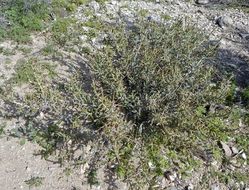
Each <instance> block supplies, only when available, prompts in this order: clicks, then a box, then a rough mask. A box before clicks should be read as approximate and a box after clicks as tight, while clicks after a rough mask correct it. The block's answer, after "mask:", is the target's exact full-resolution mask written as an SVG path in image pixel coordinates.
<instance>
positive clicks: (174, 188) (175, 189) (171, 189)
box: [167, 186, 178, 190]
mask: <svg viewBox="0 0 249 190" xmlns="http://www.w3.org/2000/svg"><path fill="white" fill-rule="evenodd" d="M167 190H178V189H177V188H176V187H175V186H173V187H169V188H167Z"/></svg>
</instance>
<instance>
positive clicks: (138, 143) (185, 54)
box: [87, 22, 234, 185]
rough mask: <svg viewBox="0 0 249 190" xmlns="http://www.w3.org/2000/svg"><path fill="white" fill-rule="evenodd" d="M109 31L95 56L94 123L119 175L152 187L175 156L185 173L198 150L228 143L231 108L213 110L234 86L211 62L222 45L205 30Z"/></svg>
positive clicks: (144, 27) (151, 26)
mask: <svg viewBox="0 0 249 190" xmlns="http://www.w3.org/2000/svg"><path fill="white" fill-rule="evenodd" d="M107 33H108V34H109V35H108V36H109V37H108V38H106V40H105V46H104V48H103V49H101V50H99V51H97V52H93V53H92V54H91V55H90V56H89V57H88V59H89V66H90V68H91V72H92V76H93V83H92V94H91V99H90V101H89V102H88V114H87V115H88V116H89V117H88V118H87V121H89V123H91V125H92V126H93V128H94V129H98V130H102V131H104V134H105V135H106V136H107V137H108V139H109V141H110V143H111V144H112V149H111V153H110V160H111V161H112V162H114V163H117V168H116V169H117V172H118V173H119V174H120V176H123V177H124V178H125V179H129V180H131V179H134V180H131V181H132V182H134V183H135V184H139V183H141V184H144V183H148V184H150V183H152V182H153V181H155V180H154V177H155V176H157V175H162V174H163V172H164V171H165V169H166V168H168V167H170V165H172V158H171V156H170V154H172V153H173V154H176V155H177V156H176V157H177V158H175V159H177V160H180V161H182V162H183V163H185V164H183V165H185V166H184V167H183V168H182V170H183V171H184V170H187V169H190V168H191V167H194V164H193V163H195V161H194V160H193V156H191V155H193V152H194V150H195V149H196V147H198V146H202V145H204V144H205V145H207V146H208V143H207V142H210V140H211V139H212V140H213V141H216V140H225V139H227V135H228V134H227V133H225V132H224V131H225V130H226V129H228V128H233V127H234V126H233V125H231V126H228V125H226V124H225V122H224V120H223V118H224V117H228V115H229V114H228V112H227V111H228V110H222V111H215V112H213V111H210V110H209V109H208V107H210V106H213V105H220V104H223V103H224V101H225V97H226V95H227V94H228V93H229V85H228V84H229V83H224V82H223V81H221V80H219V79H218V78H219V77H218V73H217V71H215V68H213V67H212V66H211V65H210V64H209V63H208V58H210V57H213V56H214V55H215V47H211V46H209V45H207V44H208V43H207V40H208V39H207V38H206V37H205V36H204V35H203V34H202V33H201V32H200V31H199V30H197V29H195V28H193V27H191V26H185V27H184V26H183V25H182V23H181V22H178V23H176V24H173V25H172V26H171V27H165V26H164V25H158V24H155V23H151V22H149V23H146V22H142V23H139V24H138V25H135V26H134V27H132V29H127V28H126V27H125V26H123V27H114V28H112V29H110V30H108V32H107ZM214 83H215V85H214ZM221 115H222V116H221ZM212 140H211V141H212ZM200 144H201V145H200ZM173 159H174V158H173ZM148 163H151V164H152V165H153V166H154V167H155V169H151V168H150V166H149V165H148ZM186 163H188V164H186ZM191 163H192V164H191ZM137 170H139V171H140V172H139V173H140V174H137V172H136V171H137ZM151 170H152V171H151ZM145 176H146V178H145ZM133 185H134V184H133Z"/></svg>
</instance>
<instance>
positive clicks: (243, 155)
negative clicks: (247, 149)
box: [241, 152, 247, 160]
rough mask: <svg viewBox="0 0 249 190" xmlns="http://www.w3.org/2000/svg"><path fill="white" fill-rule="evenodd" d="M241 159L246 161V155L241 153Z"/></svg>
mask: <svg viewBox="0 0 249 190" xmlns="http://www.w3.org/2000/svg"><path fill="white" fill-rule="evenodd" d="M241 157H242V158H243V159H244V160H246V159H247V156H246V153H244V152H243V153H242V154H241Z"/></svg>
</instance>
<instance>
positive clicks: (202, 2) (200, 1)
mask: <svg viewBox="0 0 249 190" xmlns="http://www.w3.org/2000/svg"><path fill="white" fill-rule="evenodd" d="M196 3H197V4H199V5H206V4H208V3H209V0H196Z"/></svg>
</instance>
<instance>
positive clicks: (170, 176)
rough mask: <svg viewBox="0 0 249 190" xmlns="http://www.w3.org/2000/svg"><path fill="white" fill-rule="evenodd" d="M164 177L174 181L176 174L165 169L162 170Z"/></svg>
mask: <svg viewBox="0 0 249 190" xmlns="http://www.w3.org/2000/svg"><path fill="white" fill-rule="evenodd" d="M164 177H165V178H166V179H167V180H169V181H171V182H173V181H175V179H176V177H177V175H176V173H172V172H171V171H166V172H164Z"/></svg>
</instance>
